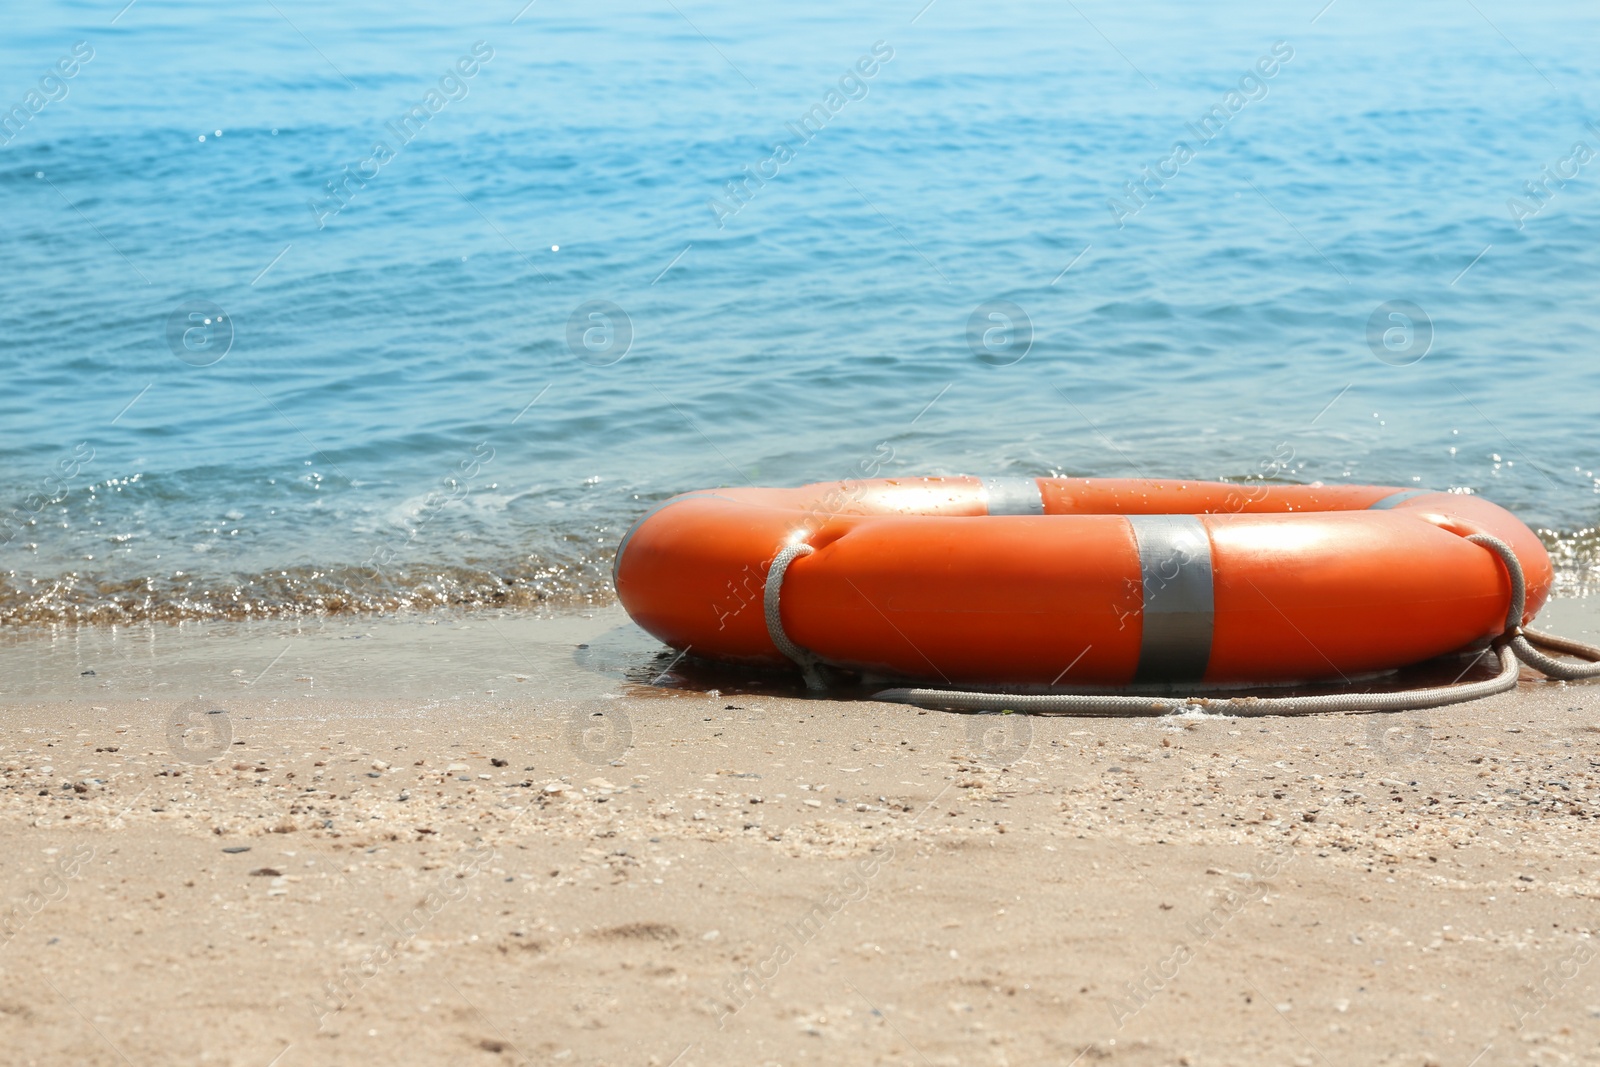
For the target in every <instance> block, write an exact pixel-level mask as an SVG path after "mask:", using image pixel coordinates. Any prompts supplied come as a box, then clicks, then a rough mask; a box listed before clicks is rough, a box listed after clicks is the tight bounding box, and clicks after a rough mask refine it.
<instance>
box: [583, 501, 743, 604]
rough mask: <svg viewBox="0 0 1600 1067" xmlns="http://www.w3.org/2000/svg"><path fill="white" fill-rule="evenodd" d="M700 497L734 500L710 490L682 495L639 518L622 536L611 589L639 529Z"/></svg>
mask: <svg viewBox="0 0 1600 1067" xmlns="http://www.w3.org/2000/svg"><path fill="white" fill-rule="evenodd" d="M700 497H717V498H718V499H721V500H731V499H732V498H731V497H725V496H721V494H718V493H714V492H711V491H710V490H701V491H700V492H698V493H680V494H678V495H677V496H675V497H669V498H668V499H666V500H663V501H662V502H661V503H659V504H657V505H656V506H655V507H653V508H651V509H650V510H649V511H647V512H645V513H644V514H643V515H641V516H639V518H638V519H637V520H636V521H635V522H634V524H633V525H632V526H630V527H628V532H627V533H625V534H623V535H622V540H620V541H618V542H617V554H616V555H615V556H613V557H611V587H612V588H613V589H615V588H616V586H617V571H618V569H619V568H621V566H622V554H623V553H624V552H626V551H627V550H628V542H629V541H630V540H632V539H633V535H634V534H635V533H637V532H638V530H639V527H641V526H643V525H644V524H645V523H647V522H649V521H650V518H651V517H652V516H653V515H655V513H656V512H658V511H661V510H662V509H663V508H670V507H671V506H672V505H674V504H679V503H682V502H683V501H685V500H695V499H698V498H700Z"/></svg>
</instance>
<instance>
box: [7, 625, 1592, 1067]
mask: <svg viewBox="0 0 1600 1067" xmlns="http://www.w3.org/2000/svg"><path fill="white" fill-rule="evenodd" d="M616 623H617V620H616V618H615V617H614V616H605V615H603V614H602V617H600V618H597V619H591V620H587V621H582V622H580V623H577V624H576V625H577V630H573V629H572V626H573V625H574V624H573V623H572V622H571V620H568V621H567V622H566V623H561V624H560V626H559V627H558V626H557V624H556V623H550V624H549V626H547V627H546V629H545V630H544V631H540V632H541V633H544V634H546V636H548V637H549V638H550V640H549V641H547V642H546V645H545V646H544V647H545V648H546V650H547V651H548V649H549V648H553V647H555V646H556V645H558V644H560V643H561V641H560V640H558V639H565V638H570V637H571V636H573V634H574V633H579V635H580V637H581V636H582V632H583V628H584V627H585V626H587V627H588V630H589V631H593V632H594V633H596V634H599V635H601V636H604V634H605V633H607V632H611V631H613V630H614V629H615V627H616ZM364 625H365V626H366V629H365V630H363V632H364V633H373V634H374V637H373V638H372V640H374V641H376V642H378V643H380V644H381V643H382V642H383V641H386V640H387V641H389V643H390V645H391V646H392V647H394V648H401V649H403V648H406V647H411V646H409V645H408V644H407V642H414V641H415V640H418V638H417V637H416V635H417V634H418V633H421V632H423V631H422V630H421V629H420V628H419V629H414V630H408V631H405V632H403V633H402V632H401V631H399V630H397V629H395V627H398V626H399V625H400V624H391V626H390V628H389V629H385V628H384V627H383V626H379V627H376V628H373V627H372V626H371V625H370V624H364ZM560 627H566V628H565V629H561V628H560ZM358 629H359V627H358ZM446 629H449V628H446ZM482 629H483V628H482V627H480V628H479V629H478V631H472V630H471V629H470V628H465V629H463V628H456V636H455V638H448V637H442V636H441V637H439V638H438V640H437V641H435V643H434V644H433V645H432V646H430V647H432V648H433V649H434V651H437V650H438V648H439V647H442V645H449V643H450V641H451V640H454V641H456V643H457V644H459V645H460V646H461V647H463V648H467V649H468V651H467V652H463V653H462V655H461V656H459V657H457V659H456V660H454V661H452V662H456V663H458V664H459V663H465V664H469V666H468V667H464V668H462V670H463V672H464V673H462V674H461V675H460V676H459V677H456V678H454V679H453V680H454V681H460V680H461V679H462V678H469V677H474V676H476V675H474V674H473V672H474V671H477V672H478V674H479V675H482V674H483V670H480V669H479V668H480V667H482V664H478V661H477V660H476V659H475V658H474V656H476V655H477V654H478V653H477V652H472V651H471V648H470V647H469V646H471V645H472V642H471V641H470V640H468V639H467V637H465V636H463V633H471V632H478V633H479V637H480V638H481V637H482V633H481V631H482ZM535 629H536V628H535ZM435 632H438V633H441V634H442V633H443V631H435ZM506 632H510V631H504V630H502V629H499V628H495V633H496V634H497V635H499V634H503V633H506ZM350 636H352V634H350V633H345V632H334V631H328V632H324V633H321V634H320V635H319V634H309V635H307V634H302V635H300V636H299V637H298V638H294V640H298V641H300V642H302V643H301V644H299V645H294V646H290V647H296V648H299V649H300V650H301V652H304V651H305V650H306V649H308V648H312V647H313V646H316V643H317V641H319V640H321V641H323V642H324V644H323V646H320V647H323V648H332V647H334V646H333V644H332V643H333V642H336V641H344V640H346V639H347V638H349V637H350ZM513 636H515V637H516V638H517V640H518V642H522V641H523V638H525V637H527V636H528V635H527V634H523V633H513ZM193 638H194V635H193V634H190V635H188V636H187V637H183V636H182V635H178V636H174V635H172V634H170V633H168V634H167V635H166V636H163V637H160V638H159V639H156V638H151V637H149V635H146V636H145V638H144V639H146V640H156V643H157V644H158V645H162V646H163V648H164V647H165V646H169V645H171V644H172V643H173V642H174V641H180V640H182V641H190V640H192V639H193ZM84 640H88V639H84ZM93 640H99V641H101V644H100V645H97V646H94V648H93V649H91V651H93V652H94V653H95V656H94V657H91V658H94V659H95V661H96V662H102V661H105V660H109V661H110V663H111V664H112V667H111V668H107V667H106V666H105V665H104V663H103V662H102V666H100V667H98V668H81V669H85V670H86V669H95V670H96V672H97V673H96V674H94V675H82V674H81V673H80V671H79V669H76V668H80V667H81V664H82V663H83V662H84V658H83V656H84V646H83V644H82V642H81V641H80V640H78V639H74V640H73V641H69V642H68V643H67V644H66V645H65V646H63V645H62V644H61V643H60V642H59V641H57V642H54V643H47V644H40V643H38V642H34V643H33V644H31V645H30V644H28V643H26V642H20V643H19V642H13V643H12V644H11V646H9V647H8V648H7V649H6V650H5V652H4V656H3V657H0V666H4V665H6V664H10V665H15V664H17V663H21V662H26V663H28V664H32V665H33V666H32V668H31V670H32V672H33V673H32V674H30V675H29V679H30V681H29V682H28V685H27V686H20V687H18V686H13V688H12V689H11V690H10V691H9V692H8V693H6V694H5V695H3V696H0V729H3V731H4V738H5V740H6V742H7V745H6V749H5V752H4V757H3V760H0V783H3V784H0V826H3V829H0V1048H3V1049H4V1050H5V1054H4V1056H3V1059H4V1061H5V1062H7V1063H18V1064H23V1063H38V1064H47V1063H49V1064H54V1063H64V1062H72V1063H85V1064H96V1063H105V1064H134V1065H139V1067H143V1065H145V1064H166V1063H219V1064H239V1065H244V1067H266V1065H268V1064H275V1065H276V1067H292V1065H298V1064H308V1065H309V1064H318V1065H321V1064H347V1063H348V1064H358V1063H360V1064H367V1063H371V1062H374V1061H378V1062H386V1063H395V1064H412V1063H417V1064H424V1063H426V1064H433V1063H442V1062H452V1063H464V1064H470V1063H482V1064H494V1063H506V1064H512V1063H530V1064H544V1063H561V1064H574V1065H576V1064H610V1065H624V1064H640V1065H644V1064H658V1065H668V1064H675V1065H677V1067H689V1065H708V1064H753V1065H754V1064H786V1065H787V1064H796V1063H808V1062H809V1063H827V1064H836V1063H837V1064H856V1063H861V1064H868V1063H871V1064H878V1063H884V1064H906V1065H916V1064H922V1065H926V1064H936V1065H944V1064H995V1065H1001V1064H1013V1065H1022V1064H1063V1065H1064V1064H1070V1063H1074V1062H1076V1063H1079V1064H1104V1063H1112V1064H1119V1063H1127V1064H1191V1065H1202V1064H1216V1065H1237V1064H1306V1065H1310V1064H1347V1063H1349V1064H1357V1063H1359V1064H1410V1065H1422V1064H1429V1063H1433V1064H1440V1065H1460V1067H1467V1065H1469V1064H1477V1065H1479V1067H1489V1065H1492V1064H1508V1063H1541V1064H1543V1063H1549V1064H1560V1063H1591V1062H1600V990H1597V988H1596V980H1597V976H1600V967H1592V966H1589V963H1590V961H1591V959H1592V957H1593V955H1594V952H1595V950H1594V947H1593V946H1594V943H1595V942H1594V940H1593V939H1592V936H1591V935H1592V932H1593V931H1594V930H1596V929H1600V912H1597V908H1596V904H1595V899H1596V897H1597V896H1600V836H1597V827H1596V823H1595V815H1596V812H1597V811H1600V796H1597V795H1596V790H1597V789H1600V778H1597V776H1596V775H1597V771H1600V760H1597V759H1595V757H1594V755H1593V753H1594V750H1595V748H1596V745H1597V743H1600V731H1597V727H1596V726H1595V725H1592V724H1594V723H1596V722H1597V716H1596V711H1597V710H1600V699H1596V696H1597V691H1596V690H1594V689H1591V688H1589V687H1585V686H1579V685H1572V686H1565V685H1555V684H1548V683H1542V682H1528V683H1525V684H1524V685H1523V686H1522V687H1521V688H1520V689H1519V690H1518V691H1517V692H1516V693H1512V694H1507V695H1505V696H1503V697H1500V698H1496V699H1493V700H1489V701H1484V702H1481V703H1477V704H1471V705H1465V706H1461V707H1456V708H1447V709H1442V710H1439V711H1434V712H1430V713H1427V714H1426V715H1418V716H1400V717H1393V716H1333V717H1326V718H1317V719H1307V720H1284V719H1268V720H1241V719H1229V718H1217V717H1207V718H1201V717H1193V718H1187V717H1186V718H1180V719H1165V720H1140V721H1114V720H1092V719H1025V718H1022V717H1018V716H981V717H974V716H957V715H950V714H943V713H938V712H918V711H917V710H915V709H908V708H904V707H900V706H893V705H885V704H877V703H868V702H853V703H845V702H837V701H805V700H797V699H793V698H785V697H771V696H765V697H764V696H752V695H749V694H748V693H745V694H740V695H737V696H727V695H719V694H713V693H702V692H688V691H671V690H660V689H650V688H647V687H643V686H638V685H632V684H629V683H627V682H626V681H622V682H619V681H618V680H617V677H616V672H615V671H614V670H613V668H614V667H615V662H610V661H607V662H600V661H601V660H605V658H606V657H604V656H600V657H598V658H595V657H591V658H590V659H589V660H588V661H587V662H589V663H590V664H591V666H592V668H593V669H592V670H590V671H589V672H588V675H587V677H588V679H589V684H587V685H578V684H573V685H567V684H566V682H562V684H560V685H556V686H555V687H554V691H555V692H556V694H557V695H550V693H551V689H550V687H549V686H546V687H545V688H544V689H543V690H542V691H541V689H540V687H539V685H538V684H537V683H536V682H534V681H528V682H522V683H518V682H516V681H515V679H516V677H517V673H516V671H515V670H507V669H505V668H504V666H503V664H502V665H501V666H500V667H499V668H497V669H498V671H499V673H496V674H494V675H493V677H492V678H490V677H488V676H485V678H484V679H483V680H480V682H479V683H478V684H479V685H481V686H482V688H477V689H475V690H473V691H466V690H463V691H461V692H450V691H447V689H448V687H446V688H438V689H435V690H433V691H431V692H425V691H420V690H418V691H415V692H412V693H411V694H410V695H408V694H407V693H406V692H394V693H385V694H384V695H381V696H370V695H368V696H354V695H350V694H348V693H337V692H335V693H328V692H327V690H326V689H325V688H324V689H323V690H320V691H314V690H313V689H312V688H311V687H312V685H314V683H309V682H307V681H296V679H307V678H311V677H314V676H320V677H323V678H326V677H328V676H329V674H330V672H331V673H333V674H338V671H337V670H335V669H334V665H330V664H324V665H323V666H324V667H326V669H323V670H321V672H320V675H313V674H310V673H299V671H301V670H304V669H306V668H305V664H304V663H302V665H301V666H300V667H298V668H296V667H289V668H288V669H284V665H283V664H280V665H279V667H278V668H276V670H279V671H281V675H279V676H277V677H281V682H280V683H279V685H280V688H279V689H278V690H277V691H274V690H272V688H271V686H270V684H269V682H268V681H263V682H261V683H260V685H259V686H256V685H251V684H250V682H251V681H254V679H245V680H240V679H241V677H242V676H241V675H235V674H232V673H231V672H232V671H234V670H240V669H241V668H236V667H235V668H228V664H229V663H230V662H232V659H231V658H230V657H234V656H235V655H236V654H237V655H239V656H245V653H246V652H248V653H249V654H250V655H254V656H255V657H256V658H257V659H258V660H260V661H261V662H265V661H266V659H267V658H269V656H268V654H269V653H273V646H272V645H271V644H266V645H263V644H262V641H263V640H264V638H263V637H262V635H261V633H260V632H253V633H246V634H243V635H242V636H241V635H239V634H235V635H233V636H232V637H229V636H228V635H221V636H218V635H215V634H212V635H209V636H208V637H207V640H210V641H211V642H212V643H211V644H210V645H209V646H207V647H208V648H210V649H211V651H212V652H213V653H214V655H213V657H212V659H213V663H212V667H211V673H210V674H209V675H204V672H201V671H198V668H196V667H195V666H194V664H189V665H188V666H187V667H184V666H182V665H181V664H180V666H179V667H178V668H174V669H172V670H162V669H155V668H151V666H150V663H151V662H154V663H158V664H159V663H160V662H163V660H162V655H163V654H164V653H163V651H162V648H157V649H156V651H155V652H154V653H153V654H152V656H153V658H152V659H151V661H150V662H144V661H141V660H140V657H139V655H138V654H136V653H134V652H130V651H129V650H128V649H127V648H124V649H123V650H122V652H120V653H117V654H116V655H111V654H110V653H108V652H107V648H108V647H109V646H108V645H106V644H105V642H104V640H103V639H99V638H96V639H93ZM279 640H280V643H281V641H282V640H284V639H283V637H282V635H281V634H280V635H279ZM429 640H430V641H433V640H434V639H433V638H429ZM230 642H232V643H230ZM586 643H590V644H591V649H590V650H585V652H592V651H593V649H594V647H596V646H597V645H599V644H603V642H598V641H596V642H586ZM339 647H340V648H345V647H349V646H343V645H341V646H339ZM474 647H478V648H479V651H481V645H480V646H474ZM524 647H527V646H526V645H524ZM568 647H570V646H568ZM640 647H646V648H647V646H640ZM113 651H115V650H113ZM469 653H470V654H469ZM273 654H276V653H273ZM299 654H300V653H296V655H299ZM639 654H640V652H639V648H638V647H635V648H633V650H632V651H631V652H628V651H626V650H624V652H619V653H618V654H617V656H616V657H613V659H620V660H626V659H627V657H628V655H633V656H634V657H635V659H636V660H637V659H638V658H639ZM362 655H370V653H366V652H363V653H362ZM484 655H485V656H487V653H484ZM119 656H120V658H118V657H119ZM19 657H20V658H19ZM245 658H248V656H245ZM381 658H382V657H379V659H381ZM489 658H490V659H492V657H489ZM536 658H537V657H536ZM171 659H172V657H170V656H169V657H168V658H167V660H166V662H170V661H171ZM581 659H582V657H576V658H574V659H572V660H569V661H563V662H568V663H570V662H578V661H579V660H581ZM363 662H366V663H367V664H368V666H369V667H370V666H372V664H373V662H375V661H373V660H370V659H369V660H364V661H363ZM485 662H487V660H485ZM553 663H556V658H553V657H551V656H548V655H546V656H544V657H543V658H542V659H540V662H539V664H536V668H538V669H540V670H544V669H550V670H554V669H555V668H553V667H552V664H553ZM141 664H142V665H141ZM471 664H478V666H471ZM541 665H542V666H541ZM636 665H637V664H636ZM390 666H391V668H392V669H391V670H389V671H386V672H385V673H384V676H383V677H382V678H376V677H375V678H373V679H372V680H371V682H370V684H369V686H368V688H369V689H371V690H374V691H382V690H384V689H386V688H396V689H400V690H405V689H408V688H414V686H413V685H412V681H410V680H414V679H415V678H416V677H417V676H419V675H423V674H427V673H428V672H427V671H426V670H425V669H424V668H422V667H420V666H419V665H418V664H417V663H415V662H411V663H409V664H403V663H399V662H393V663H391V664H390ZM67 667H72V668H75V669H73V670H71V671H70V674H69V673H65V672H66V668H67ZM224 668H228V669H227V670H224ZM345 668H346V669H348V668H349V663H346V664H345ZM256 669H258V667H257V666H256V664H255V663H254V662H252V663H251V665H250V667H249V670H248V673H249V674H252V675H253V674H254V672H255V670H256ZM141 671H143V672H144V673H140V672H141ZM186 671H187V673H185V672H186ZM491 673H493V672H491ZM557 673H559V671H558V672H557ZM435 674H436V675H437V676H445V675H448V674H449V672H448V671H447V670H444V669H443V668H440V669H439V670H438V671H437V672H435ZM201 675H204V677H201ZM583 676H584V672H583V671H582V670H579V669H578V668H576V667H573V668H572V669H571V671H570V672H569V675H564V676H562V677H564V678H566V680H567V681H571V680H572V679H574V678H581V677H583ZM12 677H15V675H14V674H13V675H12ZM525 677H526V675H525ZM500 678H508V679H509V681H508V682H506V681H498V680H496V679H500ZM197 679H198V680H199V681H201V682H204V683H205V685H204V686H201V688H211V689H212V690H214V692H215V693H219V694H220V696H217V695H212V696H208V697H207V698H206V699H205V700H204V701H195V700H192V699H187V694H188V692H189V690H191V689H193V688H195V686H194V685H193V684H192V683H195V682H196V681H197ZM219 679H227V680H228V681H229V683H230V684H231V685H232V686H233V687H235V688H234V690H233V691H229V690H225V689H222V688H220V685H221V682H220V681H219ZM558 680H559V679H558ZM29 686H31V687H32V691H31V692H30V691H28V690H29ZM296 687H298V689H297V688H296ZM487 688H493V689H495V690H496V691H495V692H494V693H493V694H490V693H487V692H485V691H484V690H485V689H487ZM608 692H609V693H612V694H616V693H621V694H623V695H621V696H620V697H615V698H607V696H606V695H605V694H606V693H608ZM211 710H220V711H221V712H222V714H217V715H207V714H205V712H207V711H211ZM174 722H190V723H192V724H194V725H193V726H192V728H191V729H189V730H188V731H187V732H179V731H178V730H177V729H174V727H173V723H174ZM1585 901H1587V902H1588V903H1585ZM1485 1050H1486V1051H1485Z"/></svg>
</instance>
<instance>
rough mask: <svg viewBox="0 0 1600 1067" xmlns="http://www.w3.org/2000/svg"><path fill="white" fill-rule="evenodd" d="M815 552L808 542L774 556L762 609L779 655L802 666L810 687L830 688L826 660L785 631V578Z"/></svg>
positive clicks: (763, 594)
mask: <svg viewBox="0 0 1600 1067" xmlns="http://www.w3.org/2000/svg"><path fill="white" fill-rule="evenodd" d="M815 551H816V549H814V548H812V547H811V546H810V545H808V544H806V543H805V542H804V541H796V542H795V543H793V544H790V545H784V546H783V547H782V548H781V549H779V550H778V554H777V555H776V556H774V557H772V566H771V567H770V568H768V570H767V585H766V588H765V589H764V590H763V591H762V597H761V607H762V611H763V613H764V614H765V615H766V619H767V636H768V637H770V638H771V639H772V643H773V644H774V645H775V646H777V649H778V651H779V652H782V653H783V654H784V655H785V656H788V657H789V658H790V659H792V660H794V662H795V663H796V664H798V665H799V667H800V673H801V674H802V675H803V676H804V677H805V680H806V688H807V689H826V688H828V683H827V680H826V679H825V678H823V676H822V660H821V659H819V658H817V656H816V655H815V654H814V653H812V652H810V651H809V650H807V649H804V648H801V647H800V646H799V645H797V644H795V643H794V641H792V640H791V639H790V637H789V635H788V633H786V632H785V631H784V629H783V615H782V613H781V611H780V607H779V601H780V598H781V596H782V593H783V576H784V575H785V574H786V573H788V570H789V564H791V563H793V562H794V561H795V560H797V559H799V558H800V557H801V556H809V555H811V553H813V552H815Z"/></svg>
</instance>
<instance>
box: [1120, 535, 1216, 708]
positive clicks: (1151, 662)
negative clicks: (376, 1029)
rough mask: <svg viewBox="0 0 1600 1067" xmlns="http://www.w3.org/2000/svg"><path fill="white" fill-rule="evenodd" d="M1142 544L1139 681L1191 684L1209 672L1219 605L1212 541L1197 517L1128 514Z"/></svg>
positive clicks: (1135, 536) (1140, 559)
mask: <svg viewBox="0 0 1600 1067" xmlns="http://www.w3.org/2000/svg"><path fill="white" fill-rule="evenodd" d="M1128 522H1129V523H1130V524H1131V525H1132V526H1133V536H1134V540H1135V541H1136V542H1137V543H1138V546H1139V576H1140V579H1141V583H1142V592H1143V597H1144V612H1143V623H1144V636H1143V639H1142V641H1141V643H1140V646H1139V669H1138V670H1137V671H1136V672H1135V673H1134V678H1133V680H1134V681H1135V682H1192V681H1197V680H1199V679H1200V678H1201V677H1202V676H1203V675H1204V674H1205V673H1206V664H1207V663H1208V662H1210V659H1211V630H1212V623H1213V621H1214V620H1215V616H1216V602H1215V599H1214V594H1213V590H1212V584H1211V538H1210V537H1209V536H1208V535H1207V534H1206V528H1205V526H1204V525H1203V524H1202V523H1201V522H1200V519H1199V518H1198V517H1196V516H1194V515H1129V516H1128Z"/></svg>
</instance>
